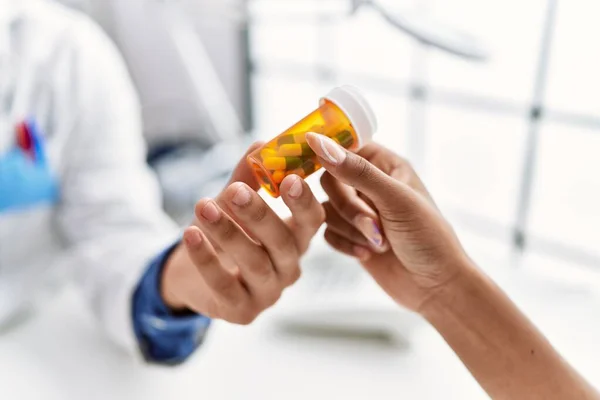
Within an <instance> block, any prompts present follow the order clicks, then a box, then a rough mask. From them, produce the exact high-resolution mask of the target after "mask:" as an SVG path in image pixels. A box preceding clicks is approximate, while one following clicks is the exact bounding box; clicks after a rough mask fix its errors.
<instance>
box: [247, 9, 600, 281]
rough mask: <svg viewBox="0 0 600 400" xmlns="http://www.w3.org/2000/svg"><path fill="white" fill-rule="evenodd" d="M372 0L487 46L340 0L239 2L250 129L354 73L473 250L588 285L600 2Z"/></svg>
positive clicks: (599, 254)
mask: <svg viewBox="0 0 600 400" xmlns="http://www.w3.org/2000/svg"><path fill="white" fill-rule="evenodd" d="M379 3H380V4H382V5H384V6H385V7H386V8H387V9H389V10H390V11H391V10H398V12H400V13H401V12H402V10H404V9H419V10H423V12H428V13H431V14H433V15H435V16H437V17H439V18H440V19H441V20H443V21H444V22H446V23H449V24H450V25H452V26H455V27H456V28H458V29H462V30H466V31H468V32H470V33H472V34H473V35H475V36H476V37H477V38H479V39H480V40H481V41H482V42H483V43H484V44H485V46H486V48H487V49H488V52H489V54H490V57H489V59H488V60H487V61H483V62H479V61H469V60H465V59H461V58H459V57H456V56H454V55H450V54H448V53H445V52H443V51H440V50H437V49H431V48H428V47H426V46H422V45H420V44H419V43H418V42H417V41H415V40H413V39H412V38H411V37H409V36H408V35H405V34H404V33H403V32H401V31H399V30H397V29H395V28H394V27H392V26H391V25H389V24H387V23H386V22H385V21H384V20H383V19H382V18H381V16H380V15H379V14H378V13H377V12H375V11H373V10H370V9H368V8H367V7H363V8H361V9H359V10H358V12H357V13H356V14H355V15H350V10H351V1H343V0H340V1H336V0H329V1H310V0H304V1H293V0H287V1H276V0H256V1H251V2H250V11H251V15H252V16H254V17H255V18H254V22H253V24H252V25H251V47H250V48H251V60H252V65H253V66H254V69H253V72H254V75H253V77H254V78H253V93H254V102H253V107H254V110H255V123H256V126H257V130H258V131H259V132H261V134H264V135H265V137H268V136H272V135H273V134H275V133H277V132H279V131H281V130H282V129H284V128H285V127H287V126H288V125H289V124H290V121H294V120H297V119H298V118H299V117H300V116H302V115H303V113H304V112H306V111H308V110H310V109H312V108H313V107H314V105H315V102H316V99H317V98H318V97H319V96H320V95H322V94H324V93H325V92H326V91H327V90H328V88H330V87H331V86H333V85H336V84H340V83H348V84H354V85H356V86H358V87H360V88H361V89H362V90H363V91H364V92H365V93H366V95H367V96H368V98H369V99H370V100H371V102H372V103H373V105H374V108H375V110H376V113H377V115H378V117H379V120H380V129H379V134H378V135H377V136H376V140H377V141H378V142H380V143H384V144H386V145H388V146H390V147H392V148H393V149H394V150H396V151H397V152H399V153H400V154H402V155H404V156H405V157H407V158H408V159H409V160H410V161H411V162H412V163H413V164H414V165H415V166H416V167H417V169H418V171H419V172H420V173H421V175H422V176H423V177H424V179H425V181H426V183H427V184H428V186H429V188H430V190H431V191H432V193H433V195H434V197H435V198H436V200H437V201H438V202H439V204H440V205H441V207H442V208H443V209H444V210H445V211H446V213H447V214H448V216H449V218H450V219H451V220H452V222H454V223H455V225H456V226H457V228H458V229H459V231H460V232H461V234H462V235H463V238H464V240H465V241H466V242H469V241H470V239H471V237H473V242H474V243H475V242H477V243H478V244H474V245H473V251H475V252H478V251H480V250H481V246H480V243H481V240H489V241H491V243H493V245H492V247H496V248H497V249H498V251H499V252H500V253H502V254H504V256H505V257H507V260H510V261H511V263H510V264H511V265H510V267H514V266H517V265H518V266H521V267H527V268H535V269H537V270H539V271H540V272H542V273H544V272H546V273H548V274H552V275H555V276H559V277H560V279H562V278H564V277H567V278H570V279H573V278H574V275H576V276H577V277H580V278H581V279H582V280H584V281H587V282H594V283H595V284H597V283H598V280H597V273H598V271H600V269H599V267H600V246H598V238H600V178H599V177H598V172H597V171H599V167H600V165H599V162H600V161H598V160H599V158H598V156H597V155H598V153H599V152H600V108H599V104H600V80H599V79H598V78H597V76H596V75H597V74H596V71H598V69H599V67H600V65H599V63H600V54H599V53H598V52H597V51H595V50H594V46H593V44H592V40H593V39H592V38H593V37H595V36H596V35H597V34H598V33H600V28H599V27H598V26H597V24H596V21H595V17H594V16H597V15H598V12H600V3H598V2H594V1H586V0H576V1H569V2H566V1H565V2H559V1H554V0H552V1H549V0H535V1H527V2H522V1H517V0H508V1H503V2H496V1H480V0H452V1H441V0H437V1H435V0H414V1H411V0H403V1H387V2H386V1H380V2H379ZM515 255H516V256H518V257H516V258H515V257H513V256H515ZM523 255H524V256H525V259H523V257H522V256H523ZM483 267H485V266H483ZM506 267H509V265H506ZM582 271H585V272H583V273H581V272H582Z"/></svg>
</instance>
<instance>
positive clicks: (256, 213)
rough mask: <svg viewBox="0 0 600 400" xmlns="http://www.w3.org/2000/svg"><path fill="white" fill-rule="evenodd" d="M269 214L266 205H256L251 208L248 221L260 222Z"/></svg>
mask: <svg viewBox="0 0 600 400" xmlns="http://www.w3.org/2000/svg"><path fill="white" fill-rule="evenodd" d="M268 212H269V209H268V207H267V205H266V204H257V205H255V206H254V207H252V210H251V212H250V220H251V221H252V222H261V221H263V220H264V219H265V217H266V216H267V214H268Z"/></svg>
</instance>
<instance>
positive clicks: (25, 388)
mask: <svg viewBox="0 0 600 400" xmlns="http://www.w3.org/2000/svg"><path fill="white" fill-rule="evenodd" d="M500 280H501V281H502V282H503V286H504V287H505V288H507V290H508V292H509V293H510V294H511V295H512V296H513V298H515V299H516V301H517V302H518V304H519V305H521V306H522V307H523V308H524V310H525V311H526V312H527V314H528V315H530V316H531V317H532V318H533V319H534V321H535V322H536V323H537V324H538V326H540V327H541V328H542V330H543V331H544V332H545V333H546V334H547V335H548V337H549V338H550V339H551V341H552V342H553V343H554V344H555V345H556V346H557V348H558V349H559V350H560V351H561V352H562V354H563V355H564V356H565V357H566V358H567V359H568V360H569V361H571V362H573V363H574V364H575V366H576V367H577V368H578V369H579V370H580V371H582V372H583V373H584V375H585V376H586V377H587V378H588V379H590V380H591V381H592V382H593V383H595V384H596V385H598V384H599V383H600V368H598V367H597V366H598V359H599V357H600V301H598V297H597V296H596V295H595V294H594V293H593V290H590V289H589V287H587V286H577V285H575V286H574V285H573V284H563V283H556V282H543V283H542V282H540V281H539V279H538V280H535V279H532V278H531V277H530V276H527V275H526V274H525V273H523V272H515V273H510V274H504V275H503V276H502V277H501V279H500ZM0 398H1V399H11V400H14V399H18V400H21V399H36V400H37V399H46V400H71V399H73V400H81V399H86V400H93V399H102V400H106V399H115V400H117V399H127V400H131V399H146V400H152V399H161V400H162V399H182V400H183V399H194V400H197V399H213V400H214V399H265V400H267V399H278V400H279V399H289V400H293V399H299V400H300V399H302V400H306V399H381V400H385V399H403V398H404V399H442V398H443V399H461V400H464V399H472V398H473V399H478V398H486V396H485V394H484V393H483V392H482V391H481V389H480V388H479V387H478V386H477V384H476V382H475V381H474V380H473V378H472V377H471V376H470V375H469V374H468V372H467V371H466V369H465V368H464V367H463V366H462V365H461V363H460V362H459V360H458V359H457V358H456V356H454V354H453V353H452V352H451V351H450V349H449V348H448V347H447V346H446V344H445V343H444V342H443V340H442V339H441V338H440V337H439V335H438V334H437V333H436V332H435V331H433V330H432V329H431V328H430V327H428V326H426V325H423V326H422V327H421V328H419V329H418V330H417V331H416V332H414V334H413V335H412V337H411V339H410V344H409V345H408V346H407V347H402V346H392V345H389V344H385V343H381V342H375V341H359V340H356V339H354V340H352V339H332V338H323V337H321V338H319V337H307V336H301V335H291V334H284V333H282V332H281V331H278V330H276V329H274V325H273V323H272V321H271V320H270V318H269V315H268V314H267V315H265V316H264V317H261V318H259V319H258V320H257V321H256V323H255V324H253V325H251V326H249V327H238V326H232V325H229V324H225V323H216V324H215V325H214V326H213V328H212V330H211V332H210V336H209V337H208V339H207V341H206V343H205V345H204V346H203V348H202V349H201V350H200V351H198V352H197V354H196V355H195V356H194V357H193V359H191V360H190V361H189V362H188V363H186V364H185V365H183V366H179V367H158V366H152V365H144V364H143V363H142V362H139V361H135V360H132V359H131V358H128V357H127V356H125V355H123V354H121V353H119V352H118V351H116V350H115V348H114V347H113V345H112V344H111V343H110V342H109V341H108V340H107V339H106V338H105V336H104V335H103V333H102V332H101V331H99V330H98V329H97V327H96V326H95V324H94V321H93V320H92V318H91V317H90V316H89V315H88V314H87V312H86V310H85V308H84V306H83V305H82V304H80V301H79V298H78V296H77V294H76V293H75V292H74V291H71V290H66V291H65V292H64V293H62V294H61V295H60V296H58V297H57V298H56V299H55V300H53V301H52V302H50V303H48V304H47V305H46V307H45V308H44V309H43V310H41V311H40V312H38V313H37V315H35V316H34V317H33V318H31V319H30V320H29V321H27V322H25V323H24V324H22V325H20V326H18V327H17V328H15V329H13V330H10V331H8V332H3V333H2V334H1V335H0Z"/></svg>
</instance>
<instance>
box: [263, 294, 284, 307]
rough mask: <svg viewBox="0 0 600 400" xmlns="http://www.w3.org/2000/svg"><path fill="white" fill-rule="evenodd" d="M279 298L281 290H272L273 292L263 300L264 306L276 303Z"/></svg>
mask: <svg viewBox="0 0 600 400" xmlns="http://www.w3.org/2000/svg"><path fill="white" fill-rule="evenodd" d="M280 298H281V290H275V291H273V293H271V294H270V295H269V297H267V299H266V300H265V307H264V308H268V307H271V306H273V305H274V304H276V303H277V302H278V301H279V299H280Z"/></svg>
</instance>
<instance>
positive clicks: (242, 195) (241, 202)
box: [231, 184, 251, 206]
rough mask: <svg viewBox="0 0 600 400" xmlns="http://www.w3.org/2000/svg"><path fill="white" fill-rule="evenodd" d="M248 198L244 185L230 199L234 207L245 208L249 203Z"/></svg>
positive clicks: (248, 194) (248, 193)
mask: <svg viewBox="0 0 600 400" xmlns="http://www.w3.org/2000/svg"><path fill="white" fill-rule="evenodd" d="M250 198H251V197H250V192H249V191H248V189H247V188H246V185H243V184H242V185H240V187H239V188H238V190H237V191H236V192H235V195H234V196H233V199H231V202H232V203H233V204H235V205H236V206H245V205H246V204H248V203H250Z"/></svg>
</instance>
